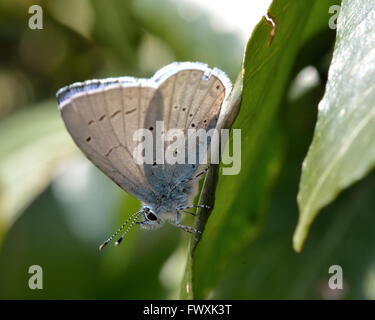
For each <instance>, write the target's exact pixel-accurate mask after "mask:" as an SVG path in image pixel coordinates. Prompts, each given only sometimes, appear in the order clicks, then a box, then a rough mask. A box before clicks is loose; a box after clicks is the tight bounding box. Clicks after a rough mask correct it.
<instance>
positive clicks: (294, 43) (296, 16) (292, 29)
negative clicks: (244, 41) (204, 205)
mask: <svg viewBox="0 0 375 320" xmlns="http://www.w3.org/2000/svg"><path fill="white" fill-rule="evenodd" d="M313 6H314V3H313V2H296V1H289V0H280V1H274V2H273V4H272V6H271V8H270V12H271V14H272V16H273V17H275V19H276V21H277V28H276V34H275V37H274V39H273V41H272V43H271V45H270V46H269V40H270V33H271V30H272V28H271V27H270V25H269V24H268V23H267V22H266V21H265V19H263V20H262V21H261V22H260V23H259V24H258V26H257V27H256V29H255V30H254V32H253V35H252V37H251V39H250V41H249V43H248V45H247V48H246V53H245V59H244V65H243V71H242V74H243V75H244V76H243V94H242V104H241V110H240V113H239V116H238V118H237V119H236V121H235V122H234V125H233V128H234V129H241V136H242V137H241V140H242V141H241V142H242V150H241V152H242V160H241V162H242V168H241V172H240V174H239V175H234V176H224V175H221V171H220V175H219V182H218V185H217V189H216V193H215V198H216V202H215V208H214V210H213V212H212V214H211V216H210V217H209V219H208V221H207V224H206V226H205V229H204V233H203V236H202V240H201V241H200V242H199V243H198V244H196V242H194V241H196V240H195V239H193V240H192V243H191V251H190V257H189V260H188V265H187V268H186V274H185V277H184V280H183V282H182V287H181V296H182V297H184V298H197V299H202V298H208V297H210V296H211V294H212V292H213V290H214V289H215V284H217V282H218V281H219V279H220V275H221V272H222V271H223V269H224V268H225V266H226V265H227V264H228V263H230V261H231V257H233V254H234V253H235V252H239V251H240V250H241V249H243V248H244V247H245V246H247V245H248V244H249V243H250V242H251V241H252V240H253V239H254V238H255V237H257V235H258V234H259V231H260V230H261V228H262V227H263V224H264V220H265V216H266V213H267V204H268V202H269V196H270V192H271V190H272V187H273V185H274V181H275V178H276V177H277V175H278V172H279V169H280V165H281V160H282V150H283V138H282V135H281V133H280V128H279V124H278V116H277V110H278V108H279V106H280V104H281V101H282V98H283V96H284V92H285V90H286V87H287V85H288V83H289V82H288V81H289V77H290V73H291V70H292V67H293V62H294V59H295V56H296V54H297V52H298V49H299V47H300V45H301V39H302V38H303V31H304V28H305V26H306V24H307V21H308V18H309V16H310V14H311V9H312V8H313ZM208 179H212V178H210V175H209V176H208ZM212 180H214V179H212ZM202 196H203V195H202ZM198 223H199V221H198Z"/></svg>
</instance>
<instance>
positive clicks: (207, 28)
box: [134, 0, 243, 78]
mask: <svg viewBox="0 0 375 320" xmlns="http://www.w3.org/2000/svg"><path fill="white" fill-rule="evenodd" d="M183 5H184V3H183V2H182V1H181V2H180V1H171V0H159V1H154V0H137V1H134V14H135V15H136V16H137V18H138V19H139V20H140V22H142V23H143V24H144V28H146V29H147V30H148V31H149V32H150V33H152V34H154V35H156V36H158V37H160V38H161V39H163V40H164V41H165V42H166V43H168V44H169V45H170V46H171V48H172V49H173V51H174V53H175V56H176V60H177V61H201V62H204V63H207V64H209V65H212V66H215V67H218V68H220V69H221V70H225V72H226V73H227V74H228V75H229V76H230V77H231V78H234V77H235V76H236V73H237V72H238V67H239V65H240V63H241V56H242V54H243V44H242V41H241V39H240V37H239V36H238V35H237V34H236V33H234V32H223V31H220V30H217V29H216V30H215V28H214V27H213V25H212V23H210V16H209V13H208V12H204V11H202V9H201V8H195V10H194V8H193V5H192V8H191V10H190V11H191V12H190V13H191V16H190V17H189V18H187V17H186V16H187V15H189V11H188V10H186V8H185V10H183ZM186 5H188V3H187V4H186ZM182 13H184V14H185V17H184V16H183V14H182ZM170 62H172V61H170Z"/></svg>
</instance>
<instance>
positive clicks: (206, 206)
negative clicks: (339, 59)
mask: <svg viewBox="0 0 375 320" xmlns="http://www.w3.org/2000/svg"><path fill="white" fill-rule="evenodd" d="M193 208H203V209H211V207H210V206H208V205H206V204H197V205H195V206H186V207H180V208H177V210H178V211H184V210H187V209H193ZM189 213H191V212H189Z"/></svg>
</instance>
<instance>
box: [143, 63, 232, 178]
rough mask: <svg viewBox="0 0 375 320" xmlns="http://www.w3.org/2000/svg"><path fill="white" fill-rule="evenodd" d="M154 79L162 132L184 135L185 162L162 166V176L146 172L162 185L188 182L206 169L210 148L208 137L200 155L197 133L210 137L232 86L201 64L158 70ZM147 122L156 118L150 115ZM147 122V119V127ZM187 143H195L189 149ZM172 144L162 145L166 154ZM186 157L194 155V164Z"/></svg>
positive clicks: (158, 169)
mask: <svg viewBox="0 0 375 320" xmlns="http://www.w3.org/2000/svg"><path fill="white" fill-rule="evenodd" d="M154 78H157V79H159V81H160V84H159V89H158V93H159V94H160V98H159V99H160V100H161V101H162V102H163V113H162V115H159V118H162V119H163V121H164V124H165V132H168V131H170V130H174V129H178V130H182V131H183V133H184V137H185V141H184V142H183V144H184V157H185V159H184V160H185V161H184V163H183V164H181V163H176V164H168V163H165V165H164V166H163V167H162V169H163V174H162V173H161V167H160V166H154V167H152V166H148V168H147V169H145V171H146V173H148V174H147V176H148V177H150V172H151V173H153V177H154V176H155V175H156V176H157V177H159V176H160V177H161V176H163V180H164V181H166V182H168V184H169V185H174V184H176V183H178V182H179V181H181V180H183V179H188V178H191V177H192V176H193V175H194V173H195V172H198V171H199V170H200V169H202V167H204V166H207V164H204V163H203V164H202V162H204V159H205V157H206V156H207V151H209V148H210V139H211V138H210V136H209V135H208V140H207V142H208V143H207V148H204V151H203V152H202V150H201V149H199V140H197V139H194V140H193V139H192V138H193V135H194V134H196V133H197V132H198V130H200V129H203V130H204V131H205V132H206V133H209V131H210V129H215V128H216V125H217V123H218V119H219V117H220V111H221V107H222V105H223V101H224V100H225V98H226V97H227V95H228V94H229V93H230V91H231V83H230V80H229V79H228V77H227V76H226V75H225V74H224V73H223V72H222V71H220V70H218V69H213V70H212V69H209V68H208V67H207V66H206V65H204V64H201V63H175V64H172V65H169V66H167V67H165V68H163V69H161V70H160V71H159V72H158V73H157V74H156V75H155V76H154ZM160 79H162V80H160ZM158 114H160V111H158ZM149 119H155V117H154V116H153V115H152V116H150V118H149ZM147 120H148V119H147V118H146V125H150V124H149V123H148V122H147ZM189 129H192V130H189ZM189 139H191V141H194V142H195V143H193V144H190V145H189V142H188V140H189ZM172 143H173V141H171V142H166V143H165V145H164V148H165V153H166V154H167V149H168V147H169V146H171V144H172ZM176 153H177V151H176ZM189 154H190V155H191V154H193V155H194V159H195V161H191V159H190V160H189ZM176 157H177V155H176ZM153 177H150V178H153ZM153 179H155V178H153Z"/></svg>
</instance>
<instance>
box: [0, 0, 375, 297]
mask: <svg viewBox="0 0 375 320" xmlns="http://www.w3.org/2000/svg"><path fill="white" fill-rule="evenodd" d="M231 2H232V6H233V7H235V8H236V10H233V11H231V12H229V11H228V10H226V7H225V6H226V5H227V4H225V1H217V2H212V1H210V3H211V4H212V3H214V5H213V7H209V6H208V5H202V6H200V5H199V1H192V0H191V1H188V0H185V1H177V0H158V1H153V0H135V1H131V0H123V1H120V0H107V1H100V0H93V1H89V0H64V1H62V0H61V1H60V0H59V1H57V0H50V1H26V0H2V1H1V2H0V48H1V50H0V298H1V299H25V298H26V299H43V298H47V299H57V298H62V299H168V298H178V292H179V286H180V282H181V278H182V275H183V272H184V268H185V262H186V251H187V242H188V237H189V236H188V235H187V234H185V233H182V232H181V231H180V230H176V229H175V228H173V227H170V226H165V227H163V228H162V229H158V230H155V231H148V232H146V231H140V230H138V228H133V229H132V231H131V232H129V234H128V236H127V238H126V240H125V241H124V242H123V244H122V245H121V246H120V247H118V248H113V247H112V246H109V247H108V248H107V249H106V250H104V251H103V252H98V249H97V248H98V245H99V244H100V243H101V242H102V241H103V240H105V239H106V238H107V237H108V236H109V235H110V234H112V232H113V231H114V230H115V229H116V228H117V227H118V226H119V225H121V223H122V222H123V221H124V219H125V218H126V217H127V216H128V215H129V214H131V213H133V212H135V211H136V210H137V209H138V207H139V202H138V201H137V200H136V199H134V198H132V197H131V196H128V195H127V194H126V193H125V192H123V191H122V190H120V189H119V188H118V187H117V186H116V185H115V184H114V183H112V182H111V181H110V180H109V179H108V178H107V177H105V176H104V174H102V173H101V172H99V171H98V170H97V169H96V168H95V167H93V165H92V164H91V163H89V161H88V160H86V158H84V157H83V155H82V154H81V153H80V151H79V150H78V148H77V147H76V146H75V145H74V144H73V142H72V140H71V138H70V136H69V135H68V133H67V132H66V130H65V128H64V126H63V123H62V120H61V119H60V116H59V113H58V110H57V104H56V101H55V93H56V91H57V89H59V88H60V87H62V86H65V85H67V84H70V83H72V82H76V81H83V80H87V79H92V78H104V77H114V76H123V75H130V76H135V77H149V76H151V75H152V74H153V73H154V72H155V71H156V70H157V69H159V68H160V67H162V66H164V65H166V64H168V63H170V62H173V61H185V60H188V61H201V62H205V63H208V64H209V65H210V66H211V67H213V66H216V67H218V68H220V69H222V70H224V71H225V72H226V73H227V74H228V75H229V76H230V78H231V79H232V80H235V78H236V76H237V74H238V73H239V72H240V67H241V62H242V55H243V51H244V47H245V45H246V42H247V39H246V36H247V37H248V36H250V34H251V30H252V28H253V27H254V26H255V25H256V23H257V22H258V21H259V20H260V19H261V16H262V14H264V13H265V12H266V8H267V7H268V4H269V2H270V1H268V3H267V2H265V1H262V0H259V1H251V3H252V4H247V3H245V1H231ZM215 3H216V5H215ZM33 4H39V5H40V6H41V7H42V8H43V30H31V29H29V28H28V19H29V17H30V16H31V15H30V14H29V13H28V8H29V6H30V5H33ZM215 6H217V8H216V9H218V11H215V10H213V9H212V8H214V7H215ZM220 6H221V11H220V10H219V9H220ZM219 12H221V15H219ZM225 14H227V16H225ZM237 15H238V16H237ZM224 18H226V19H227V20H226V21H224ZM327 19H328V17H327ZM230 22H231V23H232V25H231V24H230ZM233 22H238V24H237V25H236V24H234V23H233ZM241 22H242V25H241V26H240V23H241ZM244 26H245V28H244ZM246 26H247V27H246ZM246 28H247V29H246ZM313 40H314V41H312V42H311V43H309V44H308V45H305V46H304V47H302V48H301V49H300V52H299V55H298V57H297V59H296V62H295V65H294V70H293V74H292V75H291V76H290V81H289V85H288V87H289V89H288V91H287V92H285V98H284V100H283V111H282V114H281V116H280V122H281V127H282V129H283V132H284V136H283V145H284V148H283V155H284V156H283V159H284V160H283V164H282V166H281V169H280V174H279V176H278V178H277V181H276V182H275V186H274V189H273V192H272V197H271V202H270V205H269V208H268V211H267V215H266V216H265V225H264V229H263V230H262V232H261V233H260V235H259V237H258V238H257V239H256V240H255V241H254V242H251V243H249V244H247V245H246V248H245V250H243V251H242V252H241V253H238V254H237V255H236V256H235V258H234V259H233V261H231V262H230V264H229V265H230V267H228V268H226V270H225V272H223V273H222V274H221V277H220V278H219V279H217V282H216V285H217V288H216V291H215V292H216V293H215V294H216V295H214V296H213V297H215V298H226V299H231V298H235V299H253V298H258V299H259V298H276V299H281V298H286V299H289V298H290V299H304V298H317V299H330V298H375V259H374V257H375V256H374V252H375V251H374V249H375V241H374V240H375V238H374V235H373V231H372V225H373V224H374V222H375V221H374V219H375V217H374V215H373V214H372V213H373V211H374V209H375V199H374V197H373V196H372V194H373V186H374V181H375V175H374V174H372V175H370V176H368V177H367V178H366V179H364V180H363V181H362V182H360V183H359V184H357V185H356V186H354V187H353V188H351V189H349V190H347V191H345V192H344V193H343V194H341V195H340V197H339V199H338V200H337V201H336V202H335V203H334V204H333V205H331V206H329V207H328V208H326V209H324V210H323V213H322V215H321V217H319V219H318V220H317V222H316V223H315V224H314V225H313V227H312V230H311V236H310V238H309V241H308V242H307V244H306V247H305V249H304V251H303V252H302V254H296V253H295V252H294V251H293V250H292V246H291V239H292V233H293V230H294V227H295V224H296V222H297V215H298V210H297V205H296V194H297V190H298V183H299V177H300V168H301V163H302V160H303V158H304V156H305V155H306V152H307V149H308V146H309V143H310V142H311V138H312V134H313V129H314V124H315V121H316V112H317V104H318V102H319V100H320V99H321V97H322V95H323V92H324V85H325V81H326V77H327V71H328V67H329V62H330V58H331V55H332V49H333V43H334V32H333V31H332V30H329V29H328V27H327V28H326V29H324V30H321V31H320V32H319V33H318V35H317V36H316V37H315V38H314V39H313ZM312 47H314V50H311V48H312ZM270 85H271V84H270ZM243 165H245V164H243ZM249 183H251V181H249ZM244 196H246V195H244ZM326 212H329V214H327V213H326ZM233 214H235V212H234V213H233ZM211 218H212V219H214V218H215V217H214V216H212V217H211ZM186 223H187V224H191V223H192V220H191V219H190V220H189V217H187V219H186ZM250 223H251V221H250ZM213 263H215V262H214V261H213ZM228 263H229V262H228ZM333 264H339V265H341V266H342V267H343V269H344V279H345V283H346V284H348V285H346V286H345V290H343V291H340V292H333V293H332V292H331V291H329V290H328V289H327V288H328V287H327V281H328V278H329V275H328V268H329V266H331V265H333ZM31 265H40V266H42V268H43V276H44V278H43V279H44V282H43V286H44V289H43V290H30V289H29V287H28V279H29V277H30V276H31V275H30V274H28V269H29V267H30V266H31ZM207 267H208V268H209V266H207ZM332 294H333V295H332Z"/></svg>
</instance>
